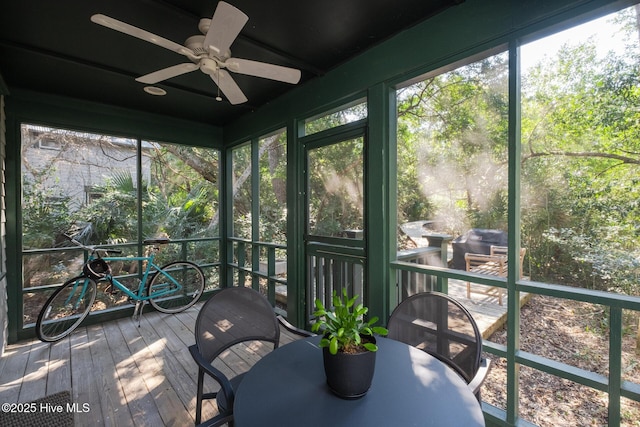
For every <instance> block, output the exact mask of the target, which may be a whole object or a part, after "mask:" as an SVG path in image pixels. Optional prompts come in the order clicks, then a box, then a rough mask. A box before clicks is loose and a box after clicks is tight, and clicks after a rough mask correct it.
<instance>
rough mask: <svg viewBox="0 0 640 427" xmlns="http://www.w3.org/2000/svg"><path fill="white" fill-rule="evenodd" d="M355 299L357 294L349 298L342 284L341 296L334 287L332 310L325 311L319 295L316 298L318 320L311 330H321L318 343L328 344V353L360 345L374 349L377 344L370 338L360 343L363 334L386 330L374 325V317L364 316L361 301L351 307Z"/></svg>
mask: <svg viewBox="0 0 640 427" xmlns="http://www.w3.org/2000/svg"><path fill="white" fill-rule="evenodd" d="M357 299H358V295H356V296H354V297H353V298H349V297H348V295H347V289H346V288H343V292H342V297H340V296H338V294H337V292H336V291H333V296H332V300H333V311H327V310H326V309H325V307H324V304H322V301H320V300H319V299H316V301H315V305H316V311H315V312H314V313H313V315H314V316H315V317H316V319H317V321H316V323H314V324H313V327H312V331H314V332H318V331H320V330H321V331H322V333H323V338H322V340H320V347H328V348H329V352H330V353H331V354H336V353H338V351H342V352H351V351H355V350H356V348H358V347H360V346H362V347H364V348H365V349H367V350H369V351H377V350H378V346H376V345H375V344H373V343H369V342H367V343H363V342H362V336H363V335H369V336H372V335H373V334H374V333H375V334H378V335H386V334H387V333H388V331H387V330H386V329H385V328H383V327H381V326H373V325H374V324H375V323H376V322H377V321H378V318H377V317H373V318H371V319H370V320H368V321H365V320H364V316H365V315H366V314H367V311H368V310H369V309H368V308H367V307H364V306H363V305H362V304H358V305H357V306H355V307H354V305H355V302H356V300H357Z"/></svg>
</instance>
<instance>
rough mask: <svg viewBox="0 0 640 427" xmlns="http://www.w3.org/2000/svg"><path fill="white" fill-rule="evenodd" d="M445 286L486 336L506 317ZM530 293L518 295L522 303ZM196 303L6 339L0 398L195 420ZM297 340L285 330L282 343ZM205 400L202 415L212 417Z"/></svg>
mask: <svg viewBox="0 0 640 427" xmlns="http://www.w3.org/2000/svg"><path fill="white" fill-rule="evenodd" d="M449 292H450V294H452V295H453V296H454V297H456V298H458V299H460V300H461V301H462V303H463V304H464V305H465V306H466V307H467V308H468V309H469V310H470V311H471V313H472V314H473V316H474V318H476V320H477V322H478V324H479V326H480V329H481V331H482V332H483V336H485V337H488V336H490V335H491V333H493V331H495V330H496V329H498V328H499V327H500V326H502V324H503V323H504V321H505V320H506V300H505V301H504V305H502V306H500V305H498V303H497V299H496V298H495V297H491V296H486V295H478V294H472V298H471V299H470V300H469V299H467V298H466V287H465V283H464V282H458V281H450V283H449ZM526 299H527V296H523V299H522V300H521V304H524V302H525V301H526ZM200 306H201V304H198V305H196V306H195V307H193V308H191V309H189V310H187V311H186V312H184V313H179V314H176V315H168V314H162V313H157V312H151V313H147V314H145V315H144V316H143V318H142V323H141V326H140V327H139V328H138V326H137V322H134V321H133V320H132V319H131V318H125V319H120V320H117V321H112V322H108V323H104V324H99V325H92V326H89V327H83V328H79V329H78V330H76V331H75V332H74V333H73V334H72V335H71V336H70V337H67V338H66V339H64V340H62V341H60V342H57V343H55V344H45V343H42V342H40V341H38V340H37V339H34V340H30V341H23V342H20V343H17V344H12V345H9V346H8V347H7V348H6V350H5V354H4V355H3V357H2V358H0V403H18V402H20V403H26V402H31V401H33V400H36V399H39V398H41V397H44V396H48V395H52V394H54V393H57V392H60V391H65V390H69V391H70V392H71V394H72V403H75V404H78V406H79V407H82V406H83V405H84V404H87V405H86V407H87V408H88V409H89V411H88V412H85V413H76V414H75V415H74V421H75V425H76V426H124V425H136V426H139V425H149V426H162V425H166V426H192V425H193V424H194V414H195V392H196V382H195V381H196V376H197V368H196V365H195V363H194V362H193V360H192V359H191V355H190V354H189V351H188V349H187V347H188V346H189V345H191V344H193V343H194V337H193V327H194V325H195V320H196V316H197V313H198V310H199V308H200ZM293 339H296V337H295V336H292V335H290V334H289V333H288V332H287V331H285V330H283V332H282V334H281V345H283V344H285V343H287V342H290V341H292V340H293ZM268 351H270V348H269V346H265V345H264V344H261V343H252V344H251V345H241V346H238V348H236V349H234V351H230V352H228V353H226V354H225V355H224V357H223V358H222V359H223V362H220V363H217V364H216V366H217V367H218V368H219V369H221V370H222V371H223V372H225V373H227V374H230V375H234V374H233V373H232V371H233V372H235V373H240V372H244V371H246V370H248V369H249V368H250V367H251V366H252V365H253V363H255V362H256V361H257V360H258V359H259V358H260V357H261V356H262V355H263V354H265V353H266V352H268ZM216 411H217V409H216V407H215V404H213V403H206V404H205V405H204V408H203V419H208V418H210V417H212V416H214V415H215V414H216V413H217V412H216Z"/></svg>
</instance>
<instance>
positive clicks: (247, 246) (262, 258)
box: [227, 237, 287, 307]
mask: <svg viewBox="0 0 640 427" xmlns="http://www.w3.org/2000/svg"><path fill="white" fill-rule="evenodd" d="M227 240H228V242H229V248H230V251H231V254H230V262H229V263H227V268H228V272H229V273H230V274H229V278H230V280H232V282H233V283H232V285H233V286H247V285H250V286H251V287H252V288H253V289H255V290H259V291H261V292H263V293H264V294H265V295H266V296H267V299H268V300H269V302H270V303H271V305H273V306H274V307H276V306H277V304H276V302H277V295H276V293H277V292H276V288H277V286H278V285H286V284H287V267H286V259H287V256H286V250H287V246H286V245H284V244H279V243H271V242H254V241H252V240H249V239H242V238H238V237H229V238H228V239H227Z"/></svg>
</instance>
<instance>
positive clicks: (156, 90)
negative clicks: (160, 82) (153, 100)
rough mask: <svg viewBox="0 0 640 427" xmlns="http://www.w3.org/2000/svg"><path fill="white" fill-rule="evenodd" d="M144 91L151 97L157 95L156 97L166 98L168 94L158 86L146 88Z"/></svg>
mask: <svg viewBox="0 0 640 427" xmlns="http://www.w3.org/2000/svg"><path fill="white" fill-rule="evenodd" d="M144 91H145V92H147V93H148V94H149V95H155V96H164V95H166V94H167V91H166V90H164V89H162V88H160V87H158V86H145V87H144Z"/></svg>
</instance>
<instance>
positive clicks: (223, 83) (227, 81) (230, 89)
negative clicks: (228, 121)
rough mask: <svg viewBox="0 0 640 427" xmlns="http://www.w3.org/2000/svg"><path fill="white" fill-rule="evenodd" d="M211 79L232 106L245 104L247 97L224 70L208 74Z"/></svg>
mask: <svg viewBox="0 0 640 427" xmlns="http://www.w3.org/2000/svg"><path fill="white" fill-rule="evenodd" d="M209 76H211V79H213V81H214V82H215V84H217V85H218V87H219V88H220V90H221V91H222V93H224V96H226V97H227V99H228V100H229V102H230V103H232V104H234V105H235V104H242V103H243V102H247V97H246V96H244V93H242V89H240V87H239V86H238V84H237V83H236V82H235V80H233V77H231V74H229V73H227V72H226V71H225V70H220V69H219V70H217V71H216V72H213V73H211V74H209Z"/></svg>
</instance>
